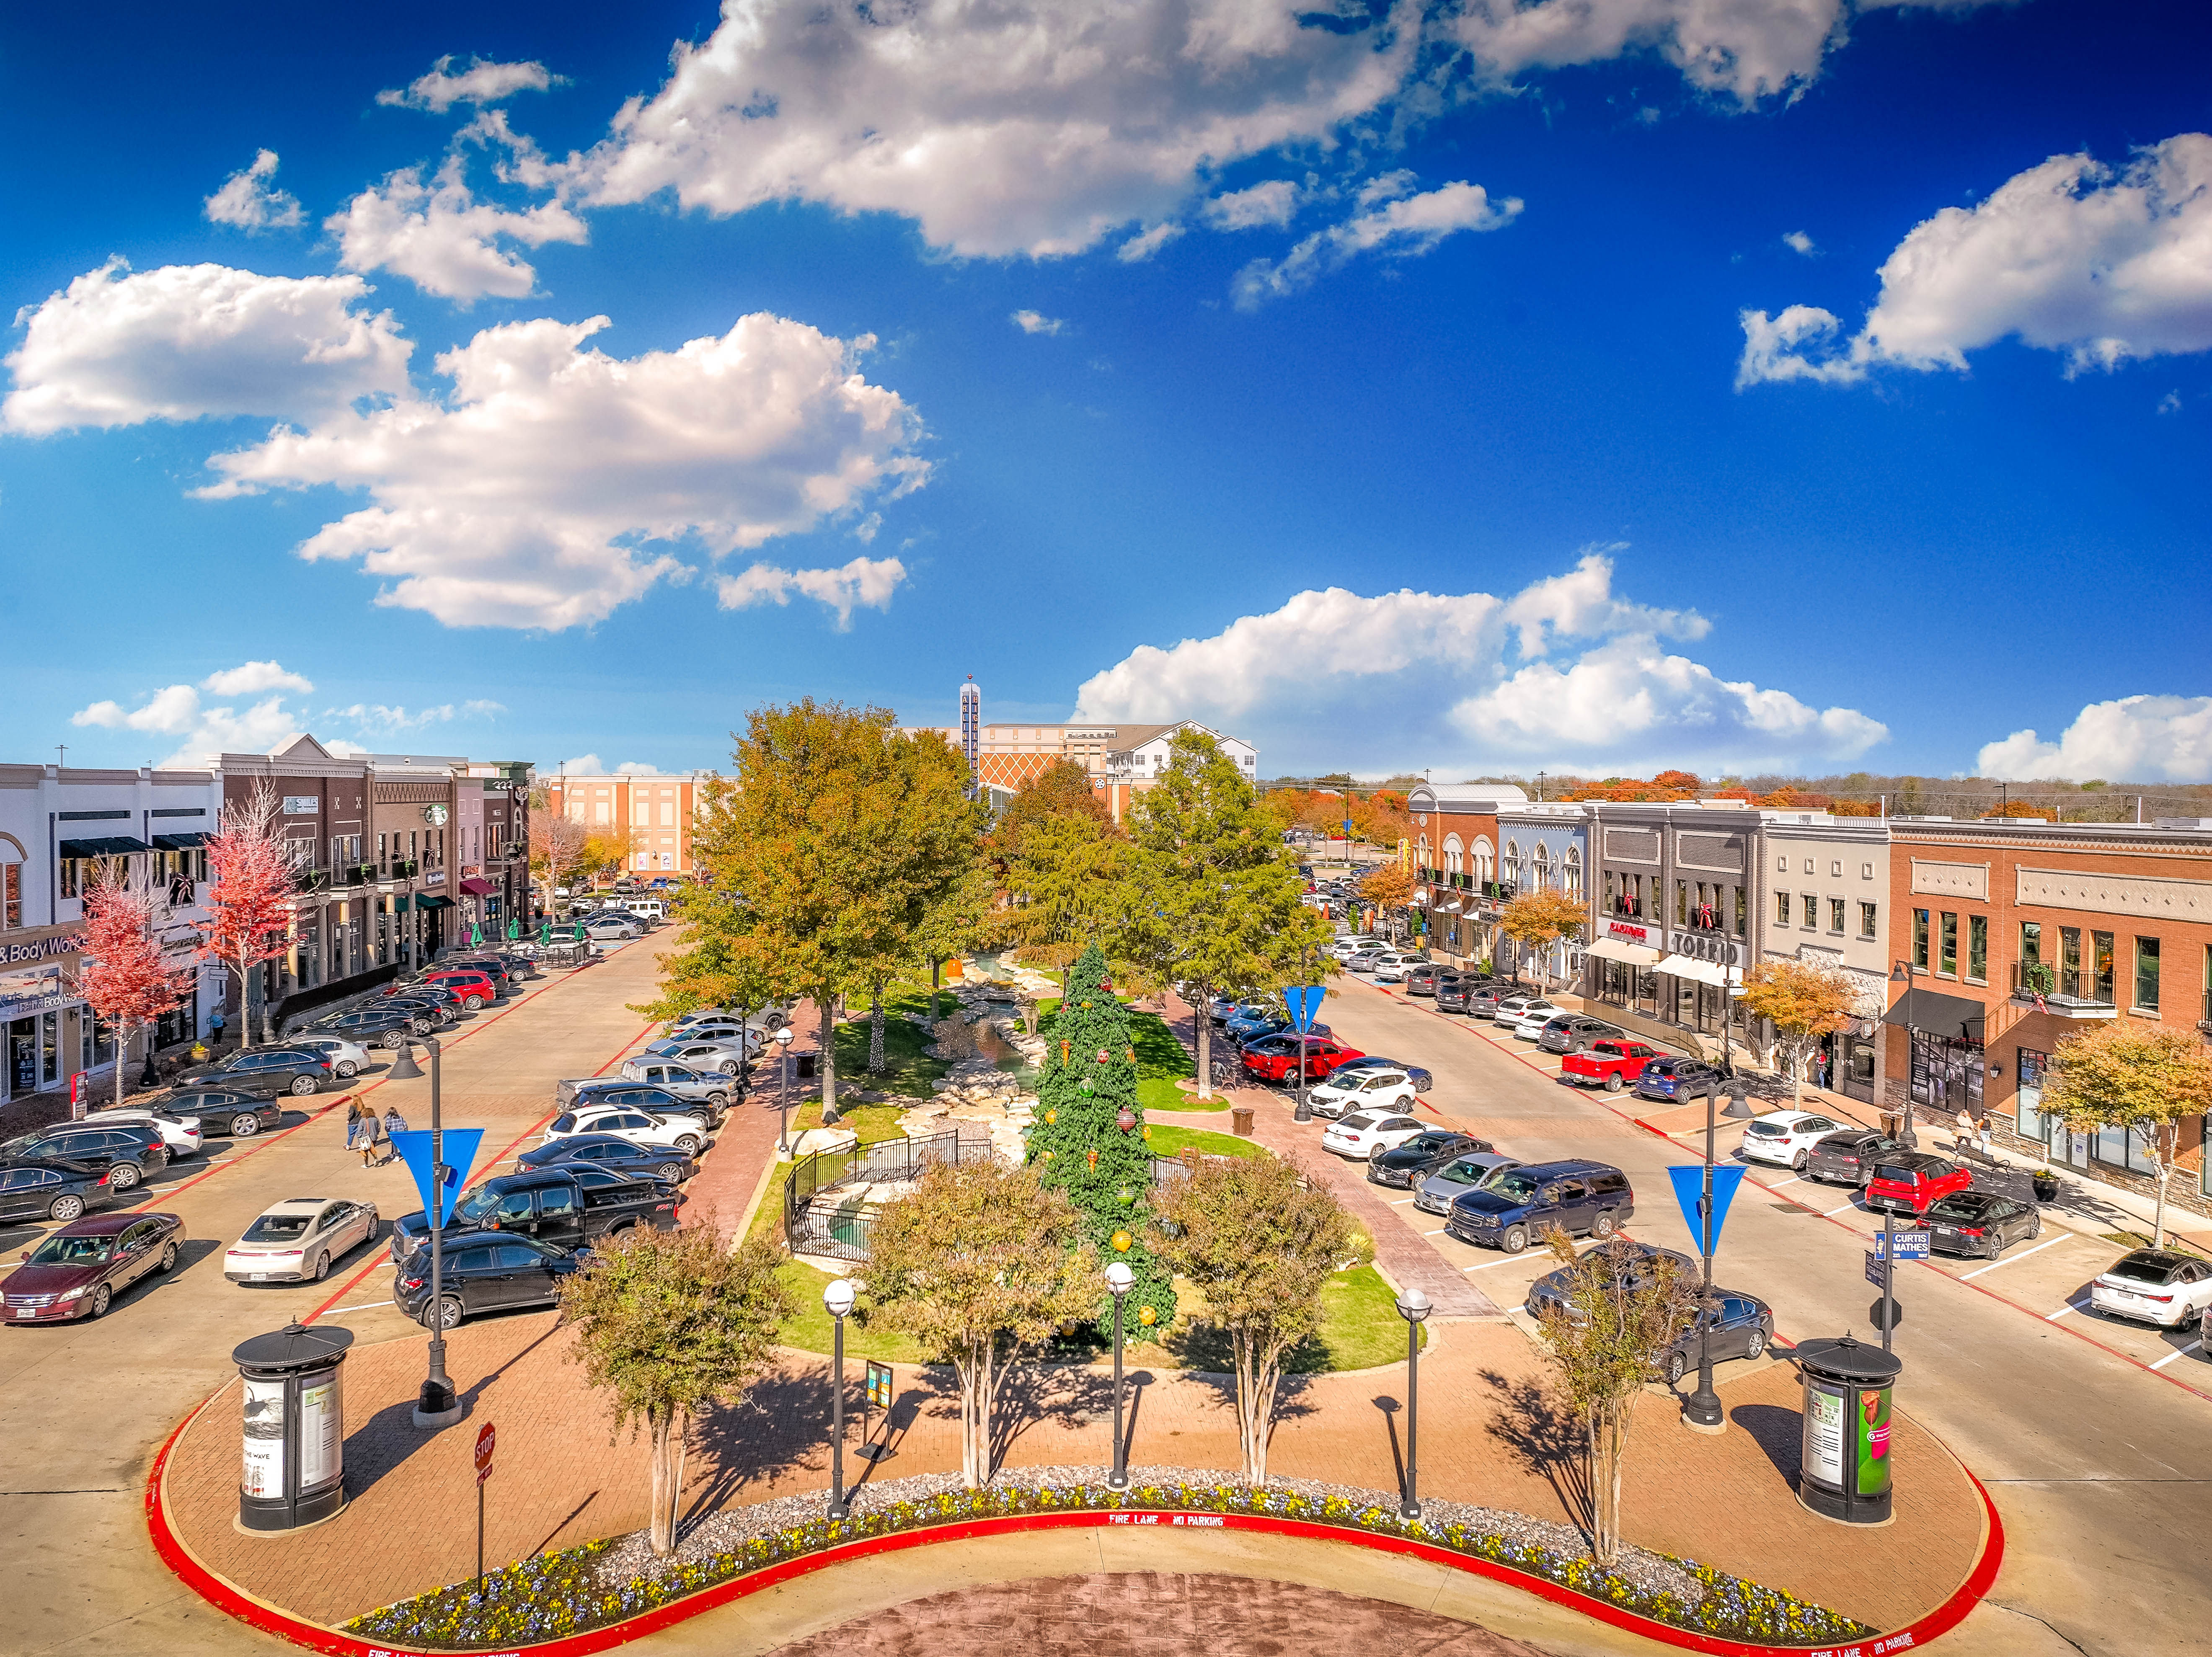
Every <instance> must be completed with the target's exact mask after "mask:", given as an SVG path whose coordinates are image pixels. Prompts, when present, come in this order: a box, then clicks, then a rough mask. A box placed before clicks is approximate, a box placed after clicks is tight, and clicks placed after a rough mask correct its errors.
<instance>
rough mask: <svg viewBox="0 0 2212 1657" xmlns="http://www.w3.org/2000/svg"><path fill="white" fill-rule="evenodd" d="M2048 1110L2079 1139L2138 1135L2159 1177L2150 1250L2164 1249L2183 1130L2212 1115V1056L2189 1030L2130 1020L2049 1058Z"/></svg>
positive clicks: (2086, 1035) (2076, 1039) (2070, 1042)
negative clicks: (2114, 1132)
mask: <svg viewBox="0 0 2212 1657" xmlns="http://www.w3.org/2000/svg"><path fill="white" fill-rule="evenodd" d="M2042 1108H2043V1111H2044V1114H2046V1115H2051V1116H2057V1117H2061V1118H2063V1119H2064V1120H2065V1123H2066V1126H2068V1127H2069V1128H2071V1129H2073V1131H2074V1132H2076V1133H2093V1132H2096V1130H2097V1129H2099V1128H2106V1127H2109V1128H2127V1129H2129V1130H2130V1132H2135V1133H2137V1134H2140V1135H2141V1136H2142V1140H2143V1143H2144V1144H2145V1145H2146V1146H2147V1147H2148V1149H2149V1151H2150V1156H2151V1166H2152V1167H2153V1168H2154V1169H2156V1170H2157V1175H2158V1209H2157V1212H2156V1217H2154V1219H2153V1221H2152V1223H2151V1224H2152V1232H2153V1235H2152V1237H2151V1246H2152V1247H2154V1248H2163V1247H2166V1181H2168V1180H2169V1179H2171V1178H2172V1176H2173V1170H2174V1167H2175V1165H2176V1163H2177V1162H2179V1156H2180V1150H2179V1147H2180V1141H2181V1125H2182V1123H2183V1122H2185V1121H2186V1120H2188V1119H2189V1118H2191V1117H2192V1116H2202V1115H2203V1114H2206V1113H2207V1112H2212V1053H2207V1052H2206V1051H2205V1047H2204V1040H2203V1037H2202V1036H2200V1035H2197V1034H2196V1033H2195V1032H2194V1031H2191V1030H2178V1029H2160V1028H2159V1027H2158V1026H2156V1025H2138V1024H2136V1023H2131V1022H2130V1021H2129V1020H2126V1019H2118V1020H2115V1021H2113V1022H2112V1023H2107V1024H2100V1025H2098V1026H2097V1027H2096V1028H2095V1029H2091V1030H2087V1031H2085V1032H2083V1033H2082V1034H2081V1035H2072V1036H2069V1037H2068V1038H2067V1039H2066V1040H2065V1041H2061V1042H2060V1043H2059V1044H2058V1051H2057V1052H2056V1053H2053V1054H2051V1069H2050V1072H2049V1074H2048V1075H2047V1076H2045V1078H2044V1087H2043V1106H2042Z"/></svg>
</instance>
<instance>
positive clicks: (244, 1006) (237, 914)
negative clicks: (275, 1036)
mask: <svg viewBox="0 0 2212 1657" xmlns="http://www.w3.org/2000/svg"><path fill="white" fill-rule="evenodd" d="M276 815H277V813H276V790H275V789H273V788H271V787H270V786H268V785H267V784H265V783H264V784H263V785H262V786H259V787H258V788H257V789H256V790H255V791H254V792H253V793H252V796H251V797H249V798H246V799H244V800H241V801H240V802H239V803H238V804H235V805H229V806H226V807H224V808H223V813H222V829H220V830H218V831H217V832H216V833H215V834H214V835H210V836H209V838H208V842H207V859H208V878H209V879H210V880H211V881H213V882H214V883H215V885H214V889H213V890H211V891H210V893H209V895H208V901H207V910H208V920H207V925H206V927H205V928H204V931H205V933H206V942H204V944H201V946H200V955H201V956H202V957H203V958H204V959H206V960H210V961H219V962H222V964H223V965H224V966H225V967H227V968H229V969H230V970H231V971H233V972H234V973H236V974H238V1039H239V1046H240V1047H241V1048H245V1047H252V1045H253V1013H254V1011H255V1009H254V1007H253V1005H252V997H251V995H250V994H249V991H248V986H249V985H250V983H251V981H252V974H253V968H256V967H258V966H259V965H260V964H261V963H262V962H264V961H269V960H272V959H274V958H275V957H276V956H277V955H278V954H279V953H281V952H282V950H283V947H284V938H285V934H286V932H287V931H288V929H289V926H290V925H291V920H292V912H291V906H290V903H289V899H290V897H291V895H292V888H293V876H294V871H295V868H296V866H297V865H298V861H299V853H298V852H297V851H296V850H295V849H294V848H293V847H292V846H290V845H289V844H288V843H287V842H286V841H285V840H284V839H283V836H282V835H279V834H278V833H277V832H276Z"/></svg>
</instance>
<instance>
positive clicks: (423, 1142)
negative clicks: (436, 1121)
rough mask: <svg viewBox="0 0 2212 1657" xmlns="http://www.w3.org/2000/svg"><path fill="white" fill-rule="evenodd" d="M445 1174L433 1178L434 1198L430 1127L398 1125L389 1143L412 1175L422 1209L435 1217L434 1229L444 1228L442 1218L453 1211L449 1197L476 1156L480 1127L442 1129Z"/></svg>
mask: <svg viewBox="0 0 2212 1657" xmlns="http://www.w3.org/2000/svg"><path fill="white" fill-rule="evenodd" d="M445 1140H446V1144H445V1147H444V1148H445V1152H446V1166H445V1170H444V1171H445V1178H444V1179H443V1180H442V1181H437V1182H436V1183H437V1198H436V1200H435V1202H434V1201H433V1200H432V1199H431V1191H432V1184H433V1181H432V1174H431V1170H430V1131H429V1130H428V1128H419V1127H414V1128H402V1129H400V1130H399V1132H397V1133H395V1134H393V1135H392V1149H393V1150H397V1151H398V1153H399V1155H400V1157H401V1159H402V1160H403V1161H404V1162H406V1164H407V1171H408V1172H409V1173H410V1174H413V1175H414V1176H415V1189H416V1191H417V1192H419V1193H422V1211H423V1212H424V1213H425V1214H435V1215H436V1216H437V1217H438V1229H440V1230H441V1231H442V1230H444V1229H446V1221H447V1217H448V1216H450V1215H451V1214H452V1213H453V1199H454V1198H455V1197H457V1196H459V1194H460V1189H461V1181H462V1180H464V1179H465V1178H466V1177H467V1175H468V1171H469V1168H470V1166H471V1164H472V1163H473V1162H475V1161H476V1159H477V1146H478V1145H479V1144H483V1129H482V1128H480V1127H449V1128H447V1129H446V1130H445Z"/></svg>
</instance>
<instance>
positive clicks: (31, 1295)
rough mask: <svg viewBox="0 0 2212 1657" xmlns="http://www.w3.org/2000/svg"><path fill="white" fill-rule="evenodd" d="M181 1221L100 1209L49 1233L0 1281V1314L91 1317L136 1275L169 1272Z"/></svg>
mask: <svg viewBox="0 0 2212 1657" xmlns="http://www.w3.org/2000/svg"><path fill="white" fill-rule="evenodd" d="M184 1241H185V1223H184V1222H183V1221H182V1220H180V1219H179V1218H178V1217H176V1216H175V1215H173V1214H97V1215H92V1216H88V1217H86V1218H84V1219H82V1220H77V1221H75V1222H73V1223H70V1224H69V1225H65V1226H64V1227H62V1228H61V1229H60V1230H58V1231H54V1232H50V1233H48V1234H47V1236H46V1241H44V1242H42V1243H40V1245H39V1246H38V1247H36V1248H34V1249H31V1250H29V1251H27V1252H26V1253H25V1254H24V1255H23V1264H22V1266H21V1267H19V1268H18V1269H17V1270H16V1272H15V1275H14V1276H12V1277H10V1278H9V1279H8V1280H7V1281H6V1282H5V1283H0V1319H4V1320H5V1321H7V1322H9V1323H64V1322H66V1321H68V1320H70V1319H72V1318H96V1317H98V1316H99V1315H100V1314H101V1313H103V1312H105V1311H106V1310H107V1308H108V1306H109V1304H110V1303H111V1302H112V1301H113V1300H114V1298H115V1297H116V1296H118V1295H120V1294H121V1293H122V1292H123V1291H124V1290H126V1289H128V1288H130V1287H131V1284H134V1283H137V1281H138V1280H139V1279H140V1278H146V1277H152V1276H155V1275H157V1274H161V1273H165V1272H173V1271H175V1270H176V1267H177V1259H178V1256H179V1253H181V1252H182V1250H183V1248H184Z"/></svg>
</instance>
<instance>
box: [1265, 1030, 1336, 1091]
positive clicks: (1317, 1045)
mask: <svg viewBox="0 0 2212 1657" xmlns="http://www.w3.org/2000/svg"><path fill="white" fill-rule="evenodd" d="M1301 1051H1303V1052H1304V1056H1305V1075H1306V1079H1307V1080H1308V1081H1313V1080H1316V1079H1319V1078H1323V1077H1327V1076H1328V1073H1329V1072H1330V1071H1333V1070H1334V1069H1335V1068H1336V1067H1337V1066H1338V1065H1340V1064H1342V1063H1343V1062H1344V1061H1345V1060H1346V1059H1357V1058H1358V1057H1359V1056H1360V1053H1359V1049H1358V1048H1357V1047H1346V1046H1345V1044H1344V1043H1343V1042H1341V1041H1338V1040H1337V1039H1336V1038H1335V1037H1334V1036H1328V1035H1324V1036H1322V1037H1321V1038H1320V1039H1319V1040H1315V1039H1313V1038H1312V1037H1308V1038H1307V1039H1306V1041H1304V1042H1303V1043H1301V1042H1300V1041H1297V1039H1296V1038H1295V1037H1292V1036H1287V1035H1270V1036H1266V1037H1263V1038H1262V1039H1261V1040H1260V1041H1255V1042H1254V1043H1253V1044H1252V1045H1251V1046H1250V1047H1247V1048H1245V1049H1244V1052H1243V1065H1244V1073H1245V1074H1246V1075H1247V1076H1249V1077H1252V1078H1253V1079H1254V1080H1255V1081H1261V1082H1283V1081H1286V1080H1289V1079H1291V1077H1294V1076H1296V1075H1297V1071H1298V1067H1299V1053H1300V1052H1301Z"/></svg>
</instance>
